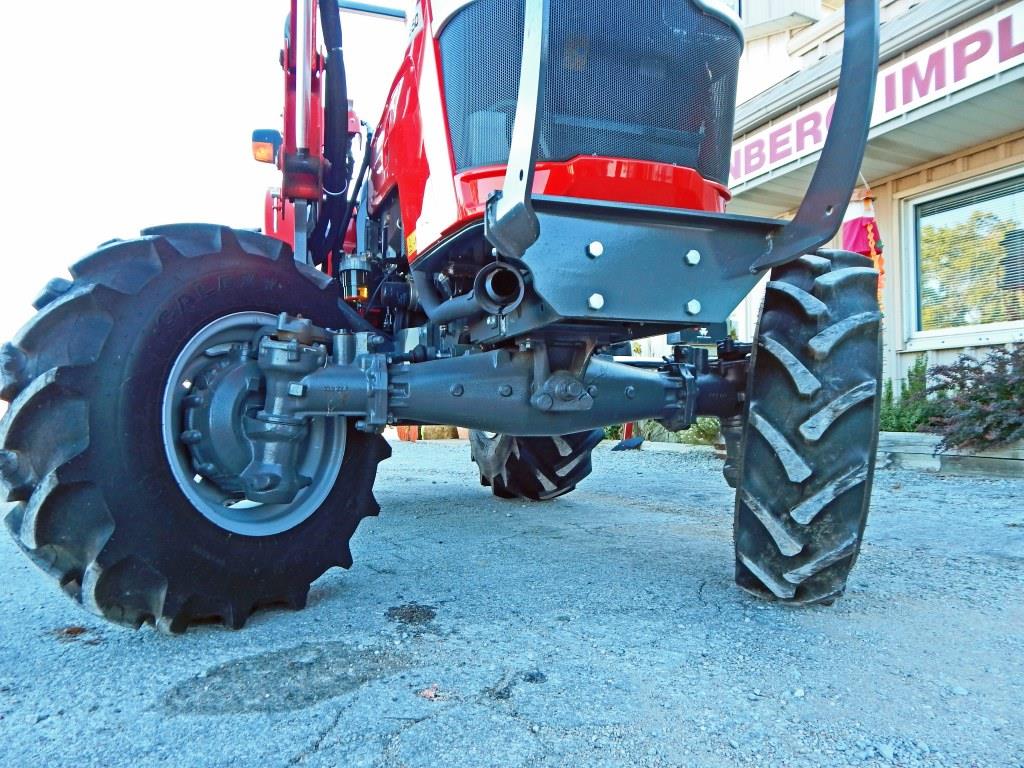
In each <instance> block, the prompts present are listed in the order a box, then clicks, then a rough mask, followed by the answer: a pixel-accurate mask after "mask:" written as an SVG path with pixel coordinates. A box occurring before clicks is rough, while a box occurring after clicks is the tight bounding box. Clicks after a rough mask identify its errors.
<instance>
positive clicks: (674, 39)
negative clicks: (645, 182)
mask: <svg viewBox="0 0 1024 768" xmlns="http://www.w3.org/2000/svg"><path fill="white" fill-rule="evenodd" d="M548 39H549V43H548V69H547V80H546V83H545V94H544V111H543V115H542V116H541V120H540V151H539V158H538V159H540V160H569V159H571V158H573V157H576V156H577V155H603V156H610V157H623V158H629V159H634V160H650V161H653V162H660V163H672V164H675V165H682V166H686V167H689V168H695V169H696V170H697V171H699V172H700V173H701V175H703V176H704V177H705V178H708V179H713V180H714V181H718V182H721V183H723V184H725V183H727V182H728V176H729V155H730V150H731V146H732V130H733V119H734V111H735V97H736V78H737V71H738V68H739V58H740V53H741V52H742V41H741V40H740V38H739V37H738V35H737V34H736V32H735V30H734V29H732V27H730V26H728V25H727V24H725V23H724V22H722V21H721V20H719V19H717V18H715V17H713V16H709V15H707V14H705V13H703V12H701V11H700V10H699V9H698V8H697V7H696V6H695V5H694V4H693V3H692V2H690V0H617V1H616V2H614V3H609V2H606V0H552V3H551V20H550V29H549V38H548ZM522 45H523V7H522V2H521V0H477V1H476V2H475V3H473V4H472V5H470V6H468V7H466V8H465V9H463V10H462V11H460V12H459V13H458V14H457V15H456V16H455V17H454V18H453V19H452V20H451V21H450V22H449V23H448V24H447V25H446V26H445V28H444V30H443V31H442V33H441V38H440V48H441V59H442V69H443V73H444V89H445V99H446V104H447V110H448V119H449V122H450V125H449V128H450V131H451V136H452V146H453V148H454V151H455V164H456V167H457V169H458V170H459V171H463V170H466V169H469V168H477V167H480V166H483V165H496V164H497V165H500V164H504V163H505V162H506V161H507V160H508V152H509V141H510V138H511V132H512V123H513V121H514V118H515V107H516V99H517V96H518V93H519V71H520V67H521V58H522Z"/></svg>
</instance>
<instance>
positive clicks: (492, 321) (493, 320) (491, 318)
mask: <svg viewBox="0 0 1024 768" xmlns="http://www.w3.org/2000/svg"><path fill="white" fill-rule="evenodd" d="M497 324H498V318H497V316H495V315H488V316H487V327H488V328H494V327H495V326H496V325H497Z"/></svg>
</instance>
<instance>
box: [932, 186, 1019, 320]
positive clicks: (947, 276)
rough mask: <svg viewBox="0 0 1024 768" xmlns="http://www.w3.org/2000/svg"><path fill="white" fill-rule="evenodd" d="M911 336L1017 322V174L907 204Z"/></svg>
mask: <svg viewBox="0 0 1024 768" xmlns="http://www.w3.org/2000/svg"><path fill="white" fill-rule="evenodd" d="M913 214H914V225H915V230H914V236H915V243H916V249H915V251H916V258H917V264H916V269H917V296H916V299H917V301H916V303H917V322H916V328H915V330H916V331H917V332H919V333H928V332H937V331H948V330H957V329H965V328H972V327H977V326H992V325H994V324H997V323H1012V322H1020V321H1024V176H1017V177H1014V178H1011V179H1007V180H1004V181H1000V182H998V183H994V184H988V185H986V186H982V187H975V188H974V189H970V190H966V191H963V192H958V193H956V194H952V195H946V196H944V197H940V198H936V199H933V200H929V201H927V202H921V203H918V204H916V205H914V206H913Z"/></svg>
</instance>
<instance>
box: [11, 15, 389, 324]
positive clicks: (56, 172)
mask: <svg viewBox="0 0 1024 768" xmlns="http://www.w3.org/2000/svg"><path fill="white" fill-rule="evenodd" d="M386 2H387V3H388V4H391V5H397V6H404V5H407V4H408V3H406V2H405V0H386ZM287 12H288V2H287V0H215V1H214V2H211V1H210V0H205V2H202V1H200V0H172V1H171V2H158V3H150V2H139V0H94V1H93V2H81V1H80V0H58V2H56V3H46V4H42V5H41V4H38V3H9V4H7V5H6V7H5V8H4V10H3V12H2V19H3V21H2V23H3V28H4V31H5V33H6V34H5V35H4V39H3V43H2V45H0V71H2V73H3V74H2V76H0V77H2V80H0V103H3V104H5V105H6V107H5V114H6V115H7V117H6V118H3V119H2V120H0V147H3V150H4V152H3V155H4V157H3V160H2V165H0V169H2V170H0V233H2V241H0V242H2V256H0V258H2V259H3V262H2V263H3V267H2V269H3V271H2V279H0V341H3V340H6V339H8V338H10V337H11V336H12V335H13V334H14V333H15V332H16V331H17V329H18V327H20V325H21V324H22V323H23V322H24V321H25V320H27V319H28V318H29V317H30V316H31V314H32V312H33V310H32V308H31V305H30V302H31V301H32V299H33V298H35V295H36V294H37V293H38V291H39V289H40V288H41V287H42V286H43V284H44V283H45V282H46V281H47V280H48V279H49V278H51V277H55V276H66V268H67V266H68V265H69V264H71V263H73V262H74V261H77V260H78V259H79V258H81V257H82V256H84V255H85V254H87V253H88V252H89V251H91V250H92V249H93V248H95V246H96V245H98V244H99V243H101V242H103V241H105V240H109V239H110V238H113V237H131V236H133V235H135V234H137V233H138V230H140V229H142V228H143V227H147V226H152V225H156V224H168V223H174V222H183V221H203V222H213V223H218V224H228V225H231V226H236V227H261V226H262V224H263V196H264V192H265V190H266V188H267V187H268V186H272V185H275V184H277V183H278V182H277V179H278V178H279V175H278V174H277V173H276V171H275V169H273V168H272V167H271V166H267V165H261V164H259V163H256V162H255V161H254V160H253V159H252V155H251V151H250V143H249V140H250V134H251V132H252V130H253V129H254V128H279V127H280V124H281V118H280V114H281V108H282V99H283V73H282V71H281V69H280V67H279V65H278V52H279V50H280V48H281V45H282V43H283V33H284V20H285V16H286V14H287ZM342 25H343V32H344V36H345V60H346V66H347V69H348V75H349V96H350V98H353V99H355V106H356V110H357V111H358V112H359V114H360V116H361V117H362V118H363V119H364V120H367V121H368V122H370V123H376V122H377V119H378V118H379V116H380V111H381V109H382V108H383V104H384V100H385V98H386V96H387V90H388V88H389V87H390V84H391V79H392V76H393V75H394V72H395V70H396V69H397V66H398V63H399V61H400V60H401V57H402V53H403V51H404V48H405V43H406V31H405V27H404V25H403V24H402V22H400V21H397V20H382V19H376V18H369V17H366V16H358V15H355V14H349V13H346V14H343V17H342Z"/></svg>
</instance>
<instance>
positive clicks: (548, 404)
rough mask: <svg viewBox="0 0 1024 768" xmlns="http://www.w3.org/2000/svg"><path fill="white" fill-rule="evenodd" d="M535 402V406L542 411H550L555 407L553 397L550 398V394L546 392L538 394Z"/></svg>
mask: <svg viewBox="0 0 1024 768" xmlns="http://www.w3.org/2000/svg"><path fill="white" fill-rule="evenodd" d="M536 403H537V407H538V408H540V409H541V410H542V411H550V410H551V409H552V408H554V407H555V400H554V398H552V397H551V395H549V394H547V393H544V394H542V395H538V396H537V401H536Z"/></svg>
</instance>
